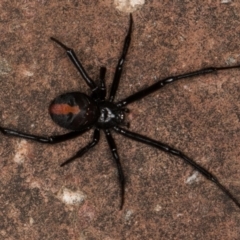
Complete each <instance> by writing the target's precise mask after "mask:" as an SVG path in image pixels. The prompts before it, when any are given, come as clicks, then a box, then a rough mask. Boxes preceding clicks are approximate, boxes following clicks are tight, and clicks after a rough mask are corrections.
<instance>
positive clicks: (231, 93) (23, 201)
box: [0, 0, 240, 240]
mask: <svg viewBox="0 0 240 240" xmlns="http://www.w3.org/2000/svg"><path fill="white" fill-rule="evenodd" d="M225 2H226V1H195V2H191V1H146V4H145V5H144V6H143V7H142V8H141V9H140V10H138V11H136V12H134V13H133V18H134V32H133V37H132V43H131V47H130V50H129V54H128V56H127V62H126V65H125V69H124V72H123V76H122V79H121V83H120V86H119V91H118V94H117V99H116V100H120V99H123V98H124V97H126V96H128V95H129V94H131V93H133V92H135V91H137V90H140V89H142V88H143V87H145V86H148V85H150V84H151V83H154V82H155V81H156V80H157V79H161V78H164V77H167V76H170V75H177V74H182V73H186V72H189V71H193V70H197V69H201V68H203V67H210V66H227V65H234V64H237V63H238V64H239V63H240V57H239V56H240V55H239V53H240V40H239V33H240V25H239V22H240V15H239V12H240V3H238V2H237V1H229V3H225ZM0 9H1V11H0V21H1V24H0V32H1V37H0V39H1V43H0V91H1V93H0V102H1V107H0V113H1V114H0V120H1V124H0V125H1V126H6V127H11V128H13V129H19V130H21V131H25V132H29V133H34V134H39V135H43V136H48V135H50V134H60V133H63V132H65V130H63V129H61V128H60V127H57V126H56V125H54V123H53V122H52V121H51V119H50V117H49V116H48V105H49V103H50V101H51V100H52V99H53V98H54V97H56V96H57V95H58V94H60V93H65V92H69V91H78V90H79V91H84V92H86V93H89V90H88V88H87V86H86V84H85V83H84V82H83V80H82V79H81V77H80V76H79V74H78V72H77V71H76V69H75V68H74V66H72V64H71V62H70V61H69V59H68V58H67V57H66V54H65V53H64V51H63V50H62V49H61V48H60V47H59V46H57V45H56V44H55V43H53V42H52V41H50V39H49V38H50V37H51V36H53V37H56V38H57V39H59V40H61V41H62V42H64V43H65V44H66V45H68V46H70V47H72V48H74V49H75V52H76V54H77V55H78V56H79V58H80V60H81V61H82V63H83V65H84V66H85V68H86V70H87V71H88V73H89V75H90V76H92V77H93V78H94V79H97V77H98V75H99V69H100V66H106V67H107V75H106V78H107V79H106V81H107V85H108V86H109V85H110V84H111V81H112V78H113V75H114V70H115V65H116V63H117V59H118V57H119V55H120V51H121V48H122V44H123V39H124V37H125V34H126V32H127V27H128V20H129V17H128V14H127V13H122V12H118V11H117V10H116V9H115V8H114V5H113V2H112V1H110V0H106V1H86V0H85V1H56V0H54V1H21V2H17V1H12V2H11V1H6V0H2V1H1V3H0ZM239 79H240V71H239V70H234V71H228V72H223V73H219V74H213V75H211V76H210V75H209V76H201V77H197V78H194V79H186V80H183V81H179V82H177V83H174V84H172V85H168V86H166V87H165V88H164V89H162V90H160V91H159V92H157V93H155V94H153V95H151V96H149V97H146V98H145V99H143V100H142V101H139V102H137V103H134V104H132V105H131V106H130V107H129V108H130V110H131V113H130V114H129V116H128V118H129V119H130V120H131V128H130V129H131V130H132V131H136V132H139V133H142V134H146V135H147V136H149V137H152V138H154V139H158V140H160V141H162V142H164V143H168V144H170V145H171V146H174V147H176V148H177V149H179V150H181V151H183V152H184V153H186V154H187V155H188V156H189V157H192V158H193V159H194V160H195V161H196V162H198V163H199V164H201V165H202V166H204V167H206V168H207V169H208V170H210V171H211V172H212V173H214V174H215V175H216V176H218V178H219V179H220V180H221V182H222V183H223V184H224V185H225V186H226V187H228V188H229V189H230V190H231V192H232V193H233V194H234V196H236V198H237V199H239V200H240V150H239V149H240V148H239V142H240V134H239V133H240V125H239V117H240V115H239V112H240V111H239V109H240V104H239V103H240V101H239V100H240V99H239V92H240V80H239ZM114 137H115V139H116V143H117V145H118V152H119V155H120V157H121V162H122V165H123V169H124V173H125V176H126V199H125V205H124V209H123V210H122V211H119V203H120V197H119V186H118V180H117V171H116V168H115V165H114V163H113V161H112V156H111V153H110V151H109V149H108V146H107V143H106V140H105V138H104V136H103V135H102V138H101V141H100V143H99V144H98V146H96V147H95V148H94V149H93V150H92V151H91V152H89V153H88V154H86V155H85V156H84V157H83V158H82V159H79V160H77V161H75V162H74V163H72V164H70V165H67V166H65V167H64V168H61V167H60V166H59V165H60V164H61V163H62V162H64V160H65V159H66V158H67V157H69V156H71V155H73V154H74V153H75V152H76V151H77V150H78V149H80V148H81V146H84V144H86V143H87V142H88V141H89V139H90V138H91V133H90V132H89V134H85V135H84V137H80V138H78V139H76V140H71V141H68V142H65V143H61V144H57V145H53V146H48V145H41V144H39V143H33V142H29V141H26V142H24V141H23V140H21V139H15V138H9V137H5V136H2V135H1V136H0V169H1V174H0V208H1V209H0V239H8V240H10V239H11V240H12V239H58V240H66V239H81V240H82V239H86V240H90V239H104V240H110V239H114V240H118V239H119V240H120V239H121V240H125V239H130V240H135V239H149V240H150V239H153V240H156V239H161V240H165V239H167V240H169V239H171V240H172V239H181V240H183V239H187V240H189V239H197V240H199V239H204V240H211V239H220V240H226V239H231V240H232V239H240V230H239V226H240V209H238V208H237V207H236V206H235V205H234V204H233V203H232V202H231V201H230V200H229V199H228V198H227V197H226V196H225V195H224V194H223V193H222V192H221V191H220V190H219V189H218V188H217V187H216V186H214V184H212V183H210V182H208V181H207V180H206V179H205V178H204V177H202V176H201V175H200V174H196V173H195V171H194V170H193V169H192V168H191V167H189V166H188V165H186V164H185V163H183V162H182V160H181V159H178V158H176V157H173V156H170V155H168V154H165V153H163V152H160V151H158V150H156V149H153V148H150V147H148V146H145V145H142V144H140V143H136V142H133V141H131V140H128V139H125V138H123V137H122V136H119V135H116V134H114ZM19 153H20V155H19ZM191 177H192V178H191ZM64 189H65V190H66V189H67V191H65V192H77V193H80V194H82V195H81V196H84V197H83V198H82V199H84V200H83V201H81V202H76V203H75V204H73V203H71V204H67V202H66V201H65V200H66V199H65V198H64V199H65V200H64V201H63V197H62V196H64V195H61V194H62V193H63V192H64V191H63V190H64ZM60 193H61V194H60ZM67 201H68V200H67ZM70 202H71V201H70Z"/></svg>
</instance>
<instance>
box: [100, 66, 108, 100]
mask: <svg viewBox="0 0 240 240" xmlns="http://www.w3.org/2000/svg"><path fill="white" fill-rule="evenodd" d="M106 70H107V69H106V68H105V67H101V68H100V77H99V79H100V91H99V95H100V100H102V101H103V100H105V97H106V92H107V91H106V84H105V74H106Z"/></svg>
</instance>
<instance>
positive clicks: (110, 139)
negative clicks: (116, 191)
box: [104, 129, 125, 210]
mask: <svg viewBox="0 0 240 240" xmlns="http://www.w3.org/2000/svg"><path fill="white" fill-rule="evenodd" d="M104 132H105V135H106V138H107V142H108V145H109V147H110V150H111V152H112V155H113V158H114V161H115V163H116V164H117V170H118V177H119V182H120V188H121V204H120V210H122V208H123V204H124V186H125V178H124V174H123V170H122V165H121V163H120V159H119V156H118V153H117V147H116V144H115V141H114V139H113V137H112V135H111V132H110V131H109V130H108V129H105V130H104Z"/></svg>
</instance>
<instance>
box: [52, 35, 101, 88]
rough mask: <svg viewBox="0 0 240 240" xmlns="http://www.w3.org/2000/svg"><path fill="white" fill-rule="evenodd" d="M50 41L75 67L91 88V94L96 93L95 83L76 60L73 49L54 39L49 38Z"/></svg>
mask: <svg viewBox="0 0 240 240" xmlns="http://www.w3.org/2000/svg"><path fill="white" fill-rule="evenodd" d="M50 39H51V40H52V41H54V42H56V43H57V44H58V45H60V46H61V47H62V48H63V49H64V50H65V51H66V52H67V55H68V57H69V58H70V60H71V61H72V63H73V64H74V65H75V67H76V68H77V70H78V71H79V72H80V74H81V76H82V78H83V79H84V80H85V82H86V83H87V85H88V86H89V87H90V88H91V90H92V92H93V93H94V92H97V91H98V86H97V85H96V84H95V82H94V81H93V80H92V79H91V78H90V77H89V76H88V74H87V72H86V71H85V69H84V68H83V66H82V64H81V62H80V61H79V60H78V58H77V56H76V54H75V52H74V50H73V49H71V48H69V47H67V46H66V45H65V44H63V43H61V42H60V41H59V40H57V39H56V38H54V37H51V38H50Z"/></svg>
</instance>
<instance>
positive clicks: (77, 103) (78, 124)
mask: <svg viewBox="0 0 240 240" xmlns="http://www.w3.org/2000/svg"><path fill="white" fill-rule="evenodd" d="M132 23H133V20H132V15H130V24H129V30H128V33H127V36H126V38H125V42H124V46H123V50H122V54H121V57H120V59H119V61H118V64H117V66H116V70H115V75H114V79H113V82H112V86H111V90H110V94H109V97H108V99H106V87H105V80H104V78H105V72H106V68H105V67H102V68H101V69H100V77H99V79H100V84H99V86H98V85H97V84H96V83H95V82H94V81H93V80H92V79H91V78H90V77H89V76H88V74H87V72H86V71H85V69H84V68H83V66H82V64H81V63H80V61H79V60H78V58H77V56H76V54H75V53H74V51H73V50H72V49H71V48H68V47H67V46H66V45H64V44H63V43H61V42H60V41H58V40H57V39H55V38H51V40H53V41H54V42H56V43H57V44H58V45H60V46H61V47H62V48H63V49H64V50H65V51H66V52H67V55H68V56H69V58H70V60H71V61H72V62H73V64H74V65H75V67H76V69H77V70H78V71H79V73H80V74H81V76H82V77H83V79H84V80H85V82H86V84H87V85H88V86H89V88H90V89H91V91H92V95H91V96H87V95H86V94H84V93H80V92H72V93H66V94H62V95H60V96H58V97H57V98H55V99H54V100H53V101H52V102H51V104H50V106H49V113H50V115H51V117H52V119H53V121H54V122H55V123H57V124H58V125H60V126H61V127H63V128H66V129H69V130H72V131H71V132H69V133H66V134H63V135H58V136H50V137H41V136H36V135H32V134H26V133H22V132H20V131H15V130H12V129H8V128H4V127H0V131H1V132H2V133H3V134H6V135H11V136H15V137H20V138H25V139H29V140H34V141H37V142H41V143H49V144H55V143H59V142H63V141H67V140H69V139H72V138H76V137H78V136H80V135H82V134H83V133H85V132H86V131H88V130H90V129H91V128H95V129H94V132H93V138H92V141H91V142H90V143H89V144H87V145H86V146H85V147H83V148H81V149H80V150H79V151H78V152H77V153H76V154H75V155H73V156H72V157H71V158H69V159H68V160H66V161H65V162H64V163H63V164H61V166H64V165H66V164H68V163H70V162H72V161H73V160H75V159H76V158H79V157H81V156H82V155H84V154H85V153H86V152H87V151H88V150H89V149H91V148H92V147H94V146H95V145H96V144H97V143H98V142H99V139H100V131H101V130H102V131H103V132H104V133H105V136H106V139H107V142H108V145H109V147H110V150H111V153H112V156H113V159H114V161H115V164H116V167H117V170H118V174H119V182H120V188H121V203H120V209H122V207H123V203H124V186H125V178H124V174H123V169H122V166H121V163H120V158H119V155H118V153H117V147H116V144H115V141H114V139H113V137H112V135H111V131H112V130H114V131H115V132H117V133H119V134H122V135H123V136H125V137H127V138H130V139H133V140H135V141H138V142H142V143H144V144H147V145H149V146H152V147H155V148H157V149H160V150H162V151H165V152H167V153H169V154H172V155H175V156H177V157H178V158H180V159H182V160H183V161H185V162H187V163H188V164H189V165H191V166H192V167H193V168H194V169H196V170H198V171H199V172H200V173H201V174H202V175H203V176H205V177H206V178H207V179H208V180H210V181H212V182H213V183H214V184H216V186H218V188H219V189H221V190H222V192H224V193H225V194H226V196H228V197H229V198H230V199H231V200H232V201H233V202H234V203H235V204H236V206H237V207H238V208H240V203H239V201H238V200H237V199H236V198H235V197H234V196H233V195H232V194H231V193H230V192H229V190H228V189H227V188H225V187H224V186H223V185H222V184H221V183H220V182H219V180H218V179H217V178H216V177H215V176H214V175H213V174H211V173H210V172H209V171H208V170H206V169H205V168H204V167H202V166H200V165H199V164H197V163H196V162H195V161H193V160H192V159H190V158H189V157H187V156H186V155H185V154H184V153H182V152H180V151H179V150H177V149H174V148H172V147H170V146H168V145H166V144H164V143H161V142H159V141H157V140H154V139H151V138H149V137H146V136H143V135H140V134H138V133H134V132H131V131H129V130H127V129H125V128H122V127H120V126H128V123H125V122H124V117H125V113H126V112H128V110H127V109H126V108H125V106H127V105H128V104H130V103H132V102H134V101H137V100H139V99H142V98H144V97H145V96H147V95H149V94H151V93H153V92H155V91H158V90H159V89H160V88H162V87H164V86H165V85H167V84H170V83H174V82H176V81H178V80H181V79H185V78H191V77H194V76H198V75H204V74H210V73H215V72H218V71H224V70H230V69H236V68H240V65H237V66H228V67H218V68H215V67H211V68H206V69H201V70H198V71H194V72H190V73H186V74H182V75H178V76H172V77H168V78H165V79H162V80H158V81H157V82H156V83H154V84H153V85H151V86H149V87H147V88H145V89H143V90H141V91H139V92H137V93H134V94H132V95H131V96H129V97H127V98H125V99H123V100H121V101H119V102H117V103H114V98H115V95H116V92H117V88H118V85H119V81H120V78H121V74H122V69H123V64H124V62H125V58H126V55H127V51H128V48H129V45H130V41H131V32H132Z"/></svg>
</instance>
